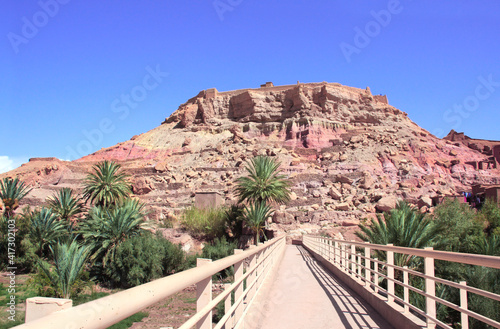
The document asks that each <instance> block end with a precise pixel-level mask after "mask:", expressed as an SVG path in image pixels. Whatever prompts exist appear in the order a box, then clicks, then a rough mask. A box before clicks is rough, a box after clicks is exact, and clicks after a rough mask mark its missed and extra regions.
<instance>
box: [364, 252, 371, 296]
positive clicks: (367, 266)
mask: <svg viewBox="0 0 500 329" xmlns="http://www.w3.org/2000/svg"><path fill="white" fill-rule="evenodd" d="M370 256H371V250H370V248H369V247H365V257H366V258H365V280H366V281H365V286H367V287H369V286H370V282H371V279H370V278H371V276H372V273H371V272H370V269H371V268H372V265H371V262H370Z"/></svg>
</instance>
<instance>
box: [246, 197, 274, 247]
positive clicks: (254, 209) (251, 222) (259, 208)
mask: <svg viewBox="0 0 500 329" xmlns="http://www.w3.org/2000/svg"><path fill="white" fill-rule="evenodd" d="M272 213H273V211H272V209H271V207H269V206H268V205H267V204H266V203H265V202H263V201H260V202H255V203H253V204H251V205H250V206H247V207H245V210H244V215H245V224H246V226H248V228H250V230H251V231H252V232H253V233H254V234H255V244H258V243H259V237H260V235H261V234H262V233H264V227H265V224H266V219H267V218H268V217H269V216H271V215H272Z"/></svg>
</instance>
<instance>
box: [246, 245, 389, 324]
mask: <svg viewBox="0 0 500 329" xmlns="http://www.w3.org/2000/svg"><path fill="white" fill-rule="evenodd" d="M260 309H262V311H261V312H260V314H259V316H258V317H256V316H253V318H255V319H256V320H255V321H254V325H253V326H252V327H254V328H261V329H278V328H287V329H294V328H297V329H299V328H300V329H303V328H314V329H322V328H335V329H337V328H348V329H358V328H371V329H375V328H380V329H392V328H393V327H392V326H391V325H389V324H388V323H387V321H385V320H384V319H383V318H382V317H381V316H380V315H379V314H378V313H377V312H376V311H375V310H374V309H373V308H372V307H371V306H370V305H368V303H366V302H365V301H364V300H363V299H361V298H360V297H358V296H356V295H355V293H354V292H353V291H351V290H350V289H349V288H347V287H344V286H343V285H342V283H341V282H339V280H338V279H336V278H335V277H334V276H333V275H332V274H330V272H329V271H328V270H326V269H325V268H324V267H323V266H322V265H321V264H320V263H318V262H317V261H316V260H315V259H314V258H313V257H312V256H311V255H310V254H309V253H308V252H307V251H306V250H305V249H304V248H303V247H302V246H296V245H288V246H286V250H285V255H284V257H283V260H282V262H281V264H280V265H279V269H278V274H277V276H276V278H275V279H274V282H272V285H271V286H270V289H269V294H268V296H267V298H266V301H265V302H264V305H261V307H260Z"/></svg>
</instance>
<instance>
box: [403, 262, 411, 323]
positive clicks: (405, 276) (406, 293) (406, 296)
mask: <svg viewBox="0 0 500 329" xmlns="http://www.w3.org/2000/svg"><path fill="white" fill-rule="evenodd" d="M403 268H404V271H403V283H404V284H405V285H408V282H409V281H410V280H409V278H408V272H407V271H406V270H407V269H408V266H403ZM403 291H404V292H403V299H404V302H405V307H404V309H405V313H408V312H409V311H410V306H408V304H409V303H410V289H408V287H404V289H403Z"/></svg>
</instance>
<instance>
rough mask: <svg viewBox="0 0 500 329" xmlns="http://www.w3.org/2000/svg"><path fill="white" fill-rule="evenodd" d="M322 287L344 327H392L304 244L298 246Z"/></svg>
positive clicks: (349, 328)
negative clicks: (314, 256)
mask: <svg viewBox="0 0 500 329" xmlns="http://www.w3.org/2000/svg"><path fill="white" fill-rule="evenodd" d="M297 249H298V250H299V252H300V254H301V256H302V259H303V260H304V261H305V262H306V264H307V266H308V267H309V269H310V270H311V273H312V274H313V275H314V277H315V278H316V280H317V281H318V283H319V284H320V285H321V288H323V290H324V291H325V293H326V294H327V295H328V298H329V299H330V301H331V302H332V305H333V307H334V308H335V310H336V311H337V313H338V314H339V317H340V319H341V321H342V323H343V324H344V328H347V329H353V328H374V329H375V328H392V326H390V325H389V324H387V322H386V321H385V320H384V319H382V317H381V316H380V315H379V314H378V313H377V311H375V310H374V309H373V308H372V307H371V306H370V305H368V304H367V303H366V302H365V301H364V300H363V299H362V298H361V297H358V296H357V295H356V293H355V292H354V291H352V290H351V289H350V288H349V287H347V286H344V285H343V284H342V283H341V281H340V280H338V279H337V278H336V277H335V276H334V275H333V274H332V273H330V271H329V270H328V269H326V268H325V267H324V266H323V265H322V264H321V263H318V262H317V261H316V259H314V258H313V257H312V256H311V254H310V253H309V252H308V251H307V250H306V249H305V248H304V247H302V246H297Z"/></svg>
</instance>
